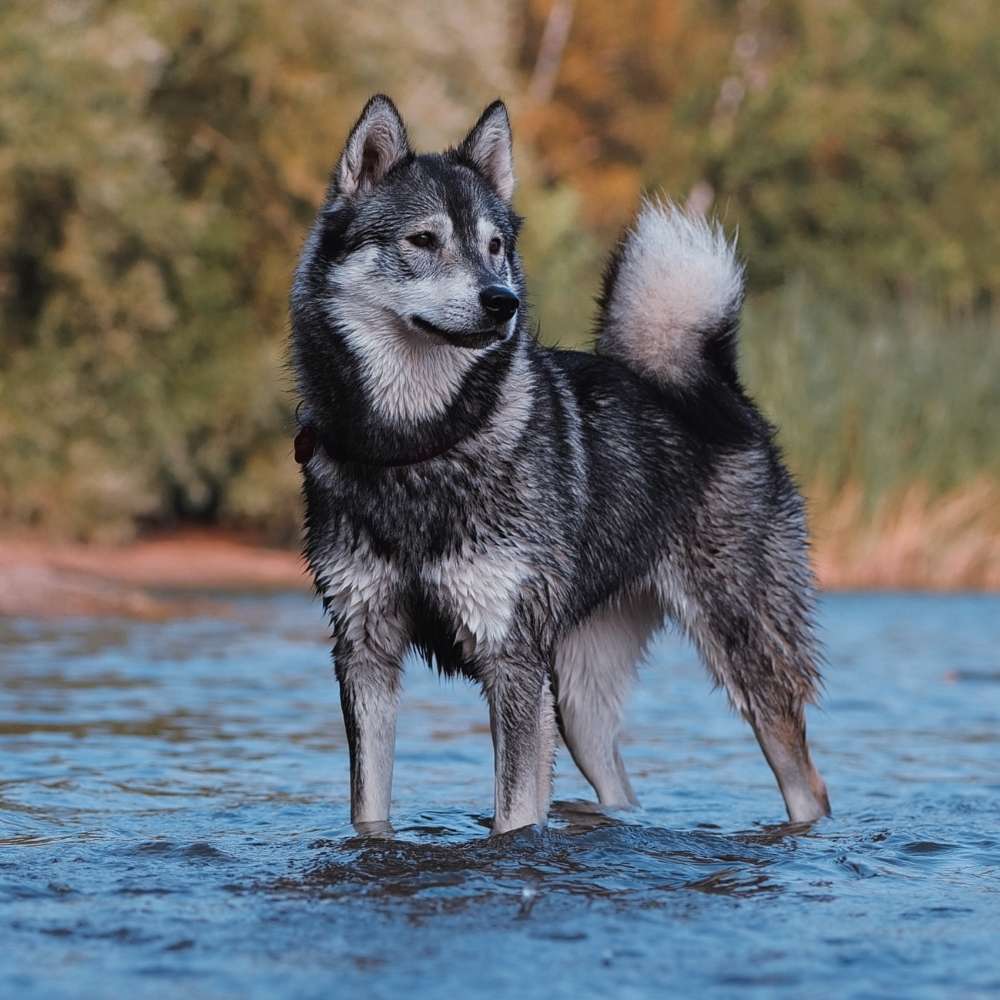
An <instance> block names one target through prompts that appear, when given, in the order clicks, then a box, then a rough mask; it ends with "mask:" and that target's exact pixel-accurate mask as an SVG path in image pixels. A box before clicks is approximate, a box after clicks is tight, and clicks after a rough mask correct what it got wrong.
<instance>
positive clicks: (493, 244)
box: [490, 236, 503, 257]
mask: <svg viewBox="0 0 1000 1000" xmlns="http://www.w3.org/2000/svg"><path fill="white" fill-rule="evenodd" d="M501 250H503V240H502V239H500V237H499V236H494V237H493V239H491V240H490V253H491V254H493V256H494V257H495V256H496V255H497V254H498V253H500V251H501Z"/></svg>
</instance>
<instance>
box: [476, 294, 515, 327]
mask: <svg viewBox="0 0 1000 1000" xmlns="http://www.w3.org/2000/svg"><path fill="white" fill-rule="evenodd" d="M479 301H480V302H482V304H483V308H484V309H485V310H486V311H487V312H488V313H489V315H490V316H491V317H492V318H493V319H495V320H496V321H497V322H498V323H506V322H507V320H509V319H510V318H511V316H513V315H514V313H516V312H517V307H518V306H519V305H520V304H521V303H520V302H519V301H518V298H517V296H516V295H515V294H514V293H513V292H512V291H511V290H510V289H509V288H505V287H504V286H503V285H490V286H489V288H484V289H483V290H482V291H481V292H480V293H479Z"/></svg>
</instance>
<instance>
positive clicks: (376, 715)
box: [334, 642, 402, 832]
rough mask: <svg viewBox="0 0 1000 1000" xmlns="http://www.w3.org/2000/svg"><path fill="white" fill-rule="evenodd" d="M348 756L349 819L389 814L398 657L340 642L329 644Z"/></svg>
mask: <svg viewBox="0 0 1000 1000" xmlns="http://www.w3.org/2000/svg"><path fill="white" fill-rule="evenodd" d="M334 658H335V662H336V670H337V680H338V681H339V682H340V705H341V708H342V709H343V712H344V728H345V729H346V730H347V745H348V749H349V751H350V756H351V822H352V823H353V824H354V825H355V827H357V828H358V830H359V831H362V832H366V831H370V830H372V829H373V828H374V829H377V828H378V827H383V826H385V825H386V824H387V823H388V820H389V803H390V799H391V796H392V765H393V757H394V755H395V748H396V711H397V708H398V705H399V688H400V677H401V673H402V665H401V660H400V659H399V658H396V657H394V656H388V655H386V654H385V653H381V652H377V651H375V650H373V649H370V648H366V647H365V646H363V645H362V646H358V645H354V644H351V643H347V642H340V643H338V644H337V647H336V649H335V650H334Z"/></svg>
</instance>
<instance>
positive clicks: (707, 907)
mask: <svg viewBox="0 0 1000 1000" xmlns="http://www.w3.org/2000/svg"><path fill="white" fill-rule="evenodd" d="M824 618H825V625H826V633H827V636H828V641H829V646H830V662H831V667H830V669H829V671H828V684H827V688H828V692H829V693H828V697H827V701H826V706H825V710H824V711H821V712H819V713H816V714H815V715H814V717H813V720H812V732H813V736H814V741H815V744H816V754H817V757H818V759H819V761H820V763H821V766H822V769H823V771H824V774H825V775H826V777H827V780H828V782H829V784H830V787H831V790H832V792H833V804H834V809H835V813H836V814H835V816H834V818H833V819H831V820H825V821H823V822H822V823H820V824H817V825H816V826H815V827H813V828H811V829H809V828H803V827H794V826H790V825H787V824H780V823H778V822H777V821H779V820H780V819H781V800H780V797H779V796H778V793H777V790H776V789H775V788H774V786H773V783H772V779H771V777H770V774H769V772H768V771H767V769H766V766H765V765H764V763H763V761H762V759H761V758H760V755H759V751H757V749H756V746H755V744H754V742H753V740H752V737H751V736H750V734H749V731H748V730H746V728H745V727H744V726H743V725H742V723H740V722H739V721H738V720H736V719H734V718H733V717H732V716H731V715H730V714H729V713H728V711H727V710H726V708H725V706H724V703H723V701H722V699H721V697H720V696H719V695H718V694H712V693H711V692H710V691H709V686H708V684H707V683H706V681H705V678H704V676H703V675H702V672H701V670H700V668H699V667H698V665H697V663H696V661H695V660H694V657H693V656H692V654H691V652H690V651H689V650H688V649H687V648H686V647H684V646H683V645H681V644H679V643H678V642H675V641H674V640H672V639H669V638H667V639H664V640H663V642H662V643H660V644H659V645H658V646H657V648H656V649H655V650H654V653H653V656H652V658H651V664H650V666H649V667H648V668H647V669H646V670H645V671H644V674H643V677H642V678H641V681H640V685H639V689H638V691H637V694H636V698H635V700H634V705H633V709H632V711H631V714H630V721H629V739H628V741H627V744H626V746H625V754H626V757H627V761H628V765H629V768H630V770H631V772H632V774H633V775H634V778H635V784H636V786H637V790H638V791H639V794H640V796H641V798H642V800H643V805H644V808H643V809H642V810H641V811H637V812H632V813H624V812H623V813H618V814H614V815H605V814H603V813H601V812H598V811H596V810H595V809H594V807H593V806H591V805H590V804H589V791H588V789H587V787H586V785H585V784H584V783H583V781H582V779H580V778H579V776H578V775H576V774H575V773H574V772H573V771H572V768H571V767H570V765H569V764H568V763H567V760H566V758H565V757H563V759H561V761H560V767H559V770H558V774H557V781H556V794H557V802H556V804H555V806H554V808H553V814H552V821H551V823H550V826H549V828H548V829H547V830H545V831H537V830H522V831H517V832H515V833H511V834H506V835H504V836H502V837H499V838H495V839H487V838H486V833H487V830H488V825H489V807H490V799H491V788H490V775H491V762H490V744H489V735H488V727H487V726H486V712H485V709H484V707H483V706H482V704H481V703H480V701H479V698H478V695H477V693H476V691H475V690H474V689H473V688H471V687H468V686H464V685H461V684H458V685H454V686H449V685H447V684H443V683H442V682H440V681H439V680H438V679H437V678H436V677H435V676H434V675H433V674H431V673H430V672H429V671H426V670H424V669H422V668H419V667H417V666H414V667H412V668H411V669H410V671H409V673H408V676H407V694H406V697H405V699H404V706H403V712H402V714H401V719H400V732H399V746H398V757H397V767H396V800H395V806H394V815H393V823H394V830H392V831H391V832H383V833H370V834H367V835H359V834H357V833H356V832H355V831H354V830H352V829H351V827H350V825H349V823H348V806H347V801H346V760H345V756H346V755H345V748H344V738H343V731H342V728H341V725H340V721H339V709H338V701H337V695H336V690H335V687H334V684H333V681H332V677H331V672H330V669H329V656H328V651H327V648H326V644H325V641H324V638H323V628H322V622H321V621H320V619H319V611H318V609H317V607H316V606H315V605H313V604H310V603H308V602H306V601H303V600H300V599H299V598H295V597H287V598H286V597H272V598H261V599H243V600H240V601H236V602H234V612H233V615H232V617H231V618H229V619H227V620H225V621H209V620H193V621H192V620H187V621H179V622H168V623H159V624H153V623H119V622H80V623H69V624H66V623H52V622H31V621H9V622H6V623H0V657H2V662H0V754H2V758H0V759H2V760H3V763H4V767H3V770H2V772H0V928H2V933H3V938H4V941H5V943H7V945H8V946H7V947H6V948H4V949H3V951H2V952H0V956H2V957H0V995H3V996H17V997H19V998H20V997H27V998H35V997H38V998H41V997H46V998H48V997H61V996H65V997H80V996H119V995H128V996H134V997H142V996H147V995H148V996H150V997H158V996H163V995H164V994H165V993H171V992H173V991H175V990H176V989H177V988H178V985H179V984H186V988H189V989H190V991H191V992H192V994H193V995H194V996H199V997H200V996H205V997H216V996H219V997H221V996H241V997H242V996H248V997H253V996H261V997H264V996H274V995H281V996H303V997H311V996H316V997H319V996H324V997H327V996H360V995H365V996H367V997H382V996H385V997H395V996H398V995H400V994H401V993H402V992H403V991H404V990H407V991H410V992H413V991H418V992H419V995H421V996H426V997H436V996H441V997H445V996H447V997H454V996H458V997H464V996H468V995H470V994H471V993H472V992H473V991H475V992H476V993H477V994H486V995H488V994H494V995H497V996H504V995H511V996H513V995H516V996H518V997H523V998H530V997H567V998H568V997H574V998H576V997H589V996H595V997H596V996H602V997H604V996H608V995H620V996H634V997H662V996H665V995H670V994H674V993H680V994H684V995H697V996H720V997H721V996H731V995H733V994H734V993H737V992H738V993H740V994H741V995H742V994H743V993H746V992H747V991H750V992H751V993H755V994H759V995H767V996H771V995H782V996H787V997H800V996H804V995H828V994H834V995H837V996H887V997H889V996H901V995H905V996H908V997H932V996H940V995H943V994H947V995H966V996H975V995H984V996H985V995H988V994H990V993H992V992H996V991H997V990H1000V968H998V965H997V961H996V958H995V951H996V949H995V941H996V940H997V939H998V935H1000V822H998V821H1000V768H998V764H1000V725H998V723H1000V661H998V655H1000V653H998V650H1000V600H998V599H997V598H993V597H982V596H955V597H946V598H932V597H906V596H878V597H875V596H841V597H835V598H829V599H828V600H827V601H826V604H825V607H824Z"/></svg>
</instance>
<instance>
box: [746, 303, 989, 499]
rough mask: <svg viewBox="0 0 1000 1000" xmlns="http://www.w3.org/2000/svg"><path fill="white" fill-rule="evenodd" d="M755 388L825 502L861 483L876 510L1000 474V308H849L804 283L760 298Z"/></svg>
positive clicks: (752, 311) (792, 458)
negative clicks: (972, 311) (995, 311)
mask: <svg viewBox="0 0 1000 1000" xmlns="http://www.w3.org/2000/svg"><path fill="white" fill-rule="evenodd" d="M742 348H743V373H744V377H745V381H746V383H747V386H748V388H749V389H750V391H751V393H752V394H753V395H754V396H755V398H756V399H757V401H758V402H759V403H760V404H761V405H762V406H763V408H764V410H765V412H766V413H767V414H768V416H769V417H770V418H771V419H772V421H774V422H775V423H776V424H777V426H778V430H779V434H778V439H779V441H780V443H781V444H782V446H783V448H784V449H785V452H786V454H787V457H788V459H789V464H790V465H791V467H792V469H793V470H794V471H795V473H796V475H797V476H798V477H799V478H800V479H801V480H802V481H803V482H804V483H806V484H808V486H809V492H810V493H812V494H813V495H814V496H815V497H816V498H817V499H818V500H820V501H830V500H834V499H836V498H837V497H838V496H839V495H840V494H841V493H842V491H844V490H845V489H847V488H849V487H858V486H860V487H861V488H862V490H863V494H864V497H865V499H866V501H867V503H868V506H869V510H871V509H873V508H874V506H875V505H876V504H877V503H879V502H880V501H883V500H885V499H886V498H893V497H898V496H899V495H900V494H901V493H902V492H903V491H904V490H905V489H906V488H908V487H910V486H912V485H914V484H915V483H919V484H920V485H921V486H924V487H926V488H928V489H929V491H930V492H931V494H932V495H942V494H945V493H947V492H949V491H951V490H954V489H956V488H958V487H961V486H962V485H963V484H966V483H968V482H970V481H972V480H974V479H976V478H977V477H990V478H993V479H995V480H997V481H1000V445H998V441H997V435H996V433H995V431H994V429H995V428H996V427H998V426H1000V382H998V380H997V378H996V373H997V371H1000V317H993V318H992V319H991V318H990V317H986V316H967V315H966V316H962V315H960V314H952V315H949V314H947V313H945V312H943V311H942V310H940V309H937V308H934V307H932V306H927V305H917V304H914V303H909V304H906V305H900V304H899V303H892V302H886V301H883V302H877V301H876V302H872V303H869V304H867V305H866V306H865V307H863V308H860V309H859V308H846V307H845V306H844V305H843V303H841V302H839V301H837V300H833V299H831V298H830V297H829V296H828V295H827V296H823V295H817V294H816V293H815V291H813V290H810V289H809V288H808V287H807V286H805V285H803V284H801V283H799V284H796V285H795V286H792V287H789V288H786V289H784V290H782V291H781V292H778V293H772V294H769V295H764V296H760V297H758V298H757V299H755V300H753V301H751V302H750V303H749V306H748V308H747V311H746V318H745V323H744V331H743V338H742Z"/></svg>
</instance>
